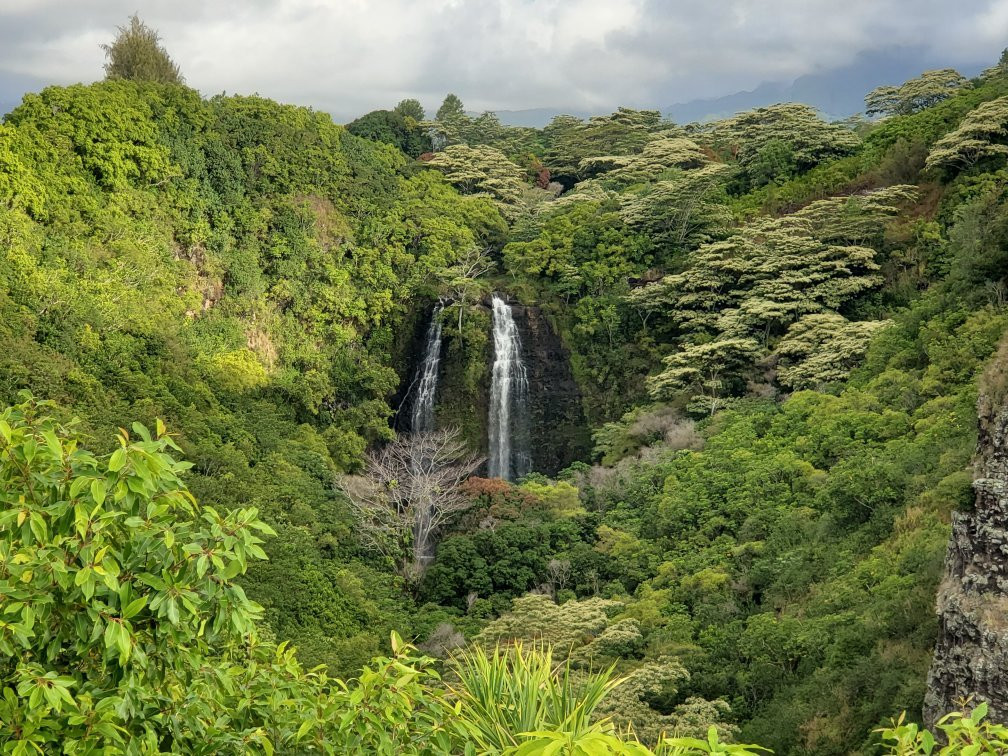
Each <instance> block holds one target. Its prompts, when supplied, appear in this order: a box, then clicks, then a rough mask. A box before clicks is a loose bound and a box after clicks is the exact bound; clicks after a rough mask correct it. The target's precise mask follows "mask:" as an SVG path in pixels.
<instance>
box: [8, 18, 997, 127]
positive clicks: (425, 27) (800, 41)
mask: <svg viewBox="0 0 1008 756" xmlns="http://www.w3.org/2000/svg"><path fill="white" fill-rule="evenodd" d="M138 5H139V7H138ZM134 11H139V13H140V15H141V17H142V18H143V19H144V20H145V21H146V22H147V23H148V24H150V25H151V26H153V27H155V28H156V29H158V31H159V32H160V33H161V36H162V38H163V40H164V44H165V46H166V47H167V49H168V51H169V53H170V54H171V55H172V57H173V58H174V59H175V61H176V62H177V63H178V64H179V65H180V67H181V69H182V72H183V74H184V75H185V77H186V80H187V81H188V83H189V84H190V85H191V86H193V87H195V88H197V89H199V90H200V91H201V92H202V93H204V94H205V95H211V94H216V93H218V92H225V91H226V92H228V93H243V94H244V93H251V92H258V93H260V94H263V95H266V96H269V97H273V98H275V99H279V100H282V101H285V102H294V103H299V104H306V105H312V106H314V107H316V108H319V109H322V110H327V111H329V112H331V113H333V114H334V115H335V116H336V117H337V119H349V118H353V117H354V116H356V115H359V114H360V113H363V112H365V111H367V110H371V109H373V108H378V107H390V106H391V105H393V104H394V103H395V102H397V101H398V100H400V99H401V98H403V97H417V98H419V99H420V100H421V102H423V103H424V104H425V105H427V106H428V107H429V108H433V107H436V106H437V104H438V103H439V102H440V100H441V99H442V98H443V96H444V94H445V93H446V92H449V91H451V92H455V93H456V94H458V95H459V96H460V97H461V98H462V100H463V102H464V103H465V105H466V107H467V108H468V109H470V110H483V109H493V110H512V109H523V108H536V107H548V108H556V109H561V110H562V109H570V110H577V111H586V110H587V111H596V112H601V111H607V110H609V109H611V108H612V107H614V106H616V105H618V104H626V105H633V106H650V107H665V106H666V105H668V104H670V103H673V102H682V101H686V100H690V99H693V98H699V97H710V96H716V95H722V94H727V93H730V92H734V91H738V90H741V89H750V88H753V87H755V86H756V85H758V84H759V83H761V82H764V81H790V80H792V79H794V78H796V77H798V76H802V75H805V74H810V73H817V72H822V71H828V70H831V69H834V68H839V67H842V66H844V65H847V64H850V63H851V62H852V61H853V60H855V58H856V57H857V56H858V55H859V54H863V53H865V52H872V51H878V50H884V49H892V48H899V47H907V48H914V49H923V50H925V51H926V52H927V57H928V58H930V59H937V60H942V61H946V62H947V65H951V66H960V67H970V66H973V67H976V66H979V65H984V64H990V63H992V62H993V61H994V60H996V59H997V57H998V55H999V54H1000V51H1001V49H1002V48H1003V47H1004V46H1005V45H1008V0H961V1H960V2H958V3H950V2H948V0H846V2H844V3H838V2H836V1H835V0H720V1H718V0H419V1H417V0H413V1H412V2H410V1H407V0H274V1H267V0H168V1H166V0H153V1H151V2H146V3H140V4H138V3H136V2H135V1H133V0H125V1H122V2H121V1H120V0H76V1H74V2H67V1H66V0H64V1H63V2H58V1H57V0H0V100H4V99H13V98H16V97H19V96H20V93H21V91H23V90H24V89H25V88H30V84H26V83H33V84H42V83H60V84H66V83H72V82H77V81H84V82H87V81H93V80H95V79H99V78H101V77H102V63H103V59H104V58H103V54H102V52H101V49H100V45H101V43H103V42H108V41H110V40H111V38H112V37H113V36H114V34H115V27H116V26H117V25H120V24H123V23H124V22H125V21H126V18H127V16H129V15H130V14H131V13H133V12H134ZM894 83H896V82H894ZM18 89H20V91H16V92H15V91H14V90H18ZM5 90H6V91H5Z"/></svg>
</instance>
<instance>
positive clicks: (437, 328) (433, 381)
mask: <svg viewBox="0 0 1008 756" xmlns="http://www.w3.org/2000/svg"><path fill="white" fill-rule="evenodd" d="M442 309H443V308H442V306H441V305H440V304H438V305H437V306H435V307H434V312H433V313H432V314H431V321H430V325H429V326H428V327H427V346H426V347H425V349H424V358H423V362H421V363H420V369H419V370H418V371H417V377H416V383H417V384H418V385H417V394H416V399H415V400H414V402H413V413H412V414H411V415H410V430H411V431H412V432H413V433H426V432H429V431H432V430H434V398H435V395H436V393H437V381H438V367H439V366H440V364H441V310H442Z"/></svg>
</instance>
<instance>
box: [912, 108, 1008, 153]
mask: <svg viewBox="0 0 1008 756" xmlns="http://www.w3.org/2000/svg"><path fill="white" fill-rule="evenodd" d="M1006 135H1008V97H999V98H998V99H996V100H990V101H989V102H984V103H982V104H980V105H978V106H977V107H976V109H974V110H971V111H970V112H969V113H967V114H966V117H965V118H963V120H962V122H961V123H960V124H959V127H958V128H956V129H955V131H951V132H949V133H948V134H946V135H945V136H943V137H942V138H941V139H939V140H938V141H937V142H936V143H935V145H934V147H933V148H932V149H931V152H930V154H929V155H928V158H927V167H928V168H960V169H961V168H965V167H969V166H971V165H973V164H974V163H976V162H978V161H980V160H985V159H989V158H996V157H1000V156H1003V155H1006V154H1008V144H1005V136H1006Z"/></svg>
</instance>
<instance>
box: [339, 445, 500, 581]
mask: <svg viewBox="0 0 1008 756" xmlns="http://www.w3.org/2000/svg"><path fill="white" fill-rule="evenodd" d="M481 464H483V458H482V457H480V456H478V455H477V454H475V453H473V452H471V451H470V450H469V449H468V448H467V447H466V444H465V442H464V441H463V440H462V436H461V433H460V432H459V430H458V429H457V428H446V429H444V430H438V431H432V432H429V433H416V434H413V435H409V436H405V435H404V436H400V437H399V438H397V439H396V440H395V441H393V442H392V443H390V444H388V445H386V446H385V447H383V448H382V449H380V450H378V451H375V452H372V453H371V454H369V455H368V456H367V460H366V462H365V468H364V472H363V474H361V475H354V476H344V477H342V478H340V479H339V480H338V482H337V486H338V487H339V489H340V490H342V491H343V493H345V494H346V496H347V498H348V499H349V500H350V505H351V507H352V508H353V511H354V515H355V518H356V520H357V525H358V527H359V528H360V535H361V538H362V539H363V540H364V541H365V543H367V545H368V546H370V547H371V548H372V549H374V550H376V551H378V552H379V553H381V554H383V555H384V556H386V557H388V558H389V559H391V560H392V561H393V562H394V563H395V564H396V565H397V567H398V569H399V571H400V574H401V575H402V577H403V578H405V579H406V581H407V583H409V584H411V585H415V584H416V582H417V581H418V580H419V579H420V577H421V576H422V575H423V572H424V569H426V567H427V565H428V564H429V563H430V561H431V560H432V559H433V556H434V547H435V545H436V542H435V539H436V537H437V534H438V532H439V531H440V530H441V528H442V527H443V526H444V524H445V523H446V522H447V521H448V520H449V519H450V518H451V516H452V515H453V514H455V513H457V512H461V511H462V510H464V509H467V508H468V507H469V506H470V505H471V502H470V500H469V498H468V497H467V496H466V495H465V493H464V492H463V490H462V483H464V482H465V480H466V479H467V478H468V477H469V476H471V475H472V474H473V473H474V472H475V471H476V470H477V469H478V468H479V466H480V465H481Z"/></svg>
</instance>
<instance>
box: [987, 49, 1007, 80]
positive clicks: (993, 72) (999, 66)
mask: <svg viewBox="0 0 1008 756" xmlns="http://www.w3.org/2000/svg"><path fill="white" fill-rule="evenodd" d="M1006 73H1008V47H1006V48H1005V49H1004V50H1002V51H1001V57H1000V58H998V62H997V63H996V64H995V65H993V66H991V67H990V68H985V69H984V70H983V72H981V74H980V78H981V79H990V78H993V77H995V76H1004V75H1005V74H1006Z"/></svg>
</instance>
